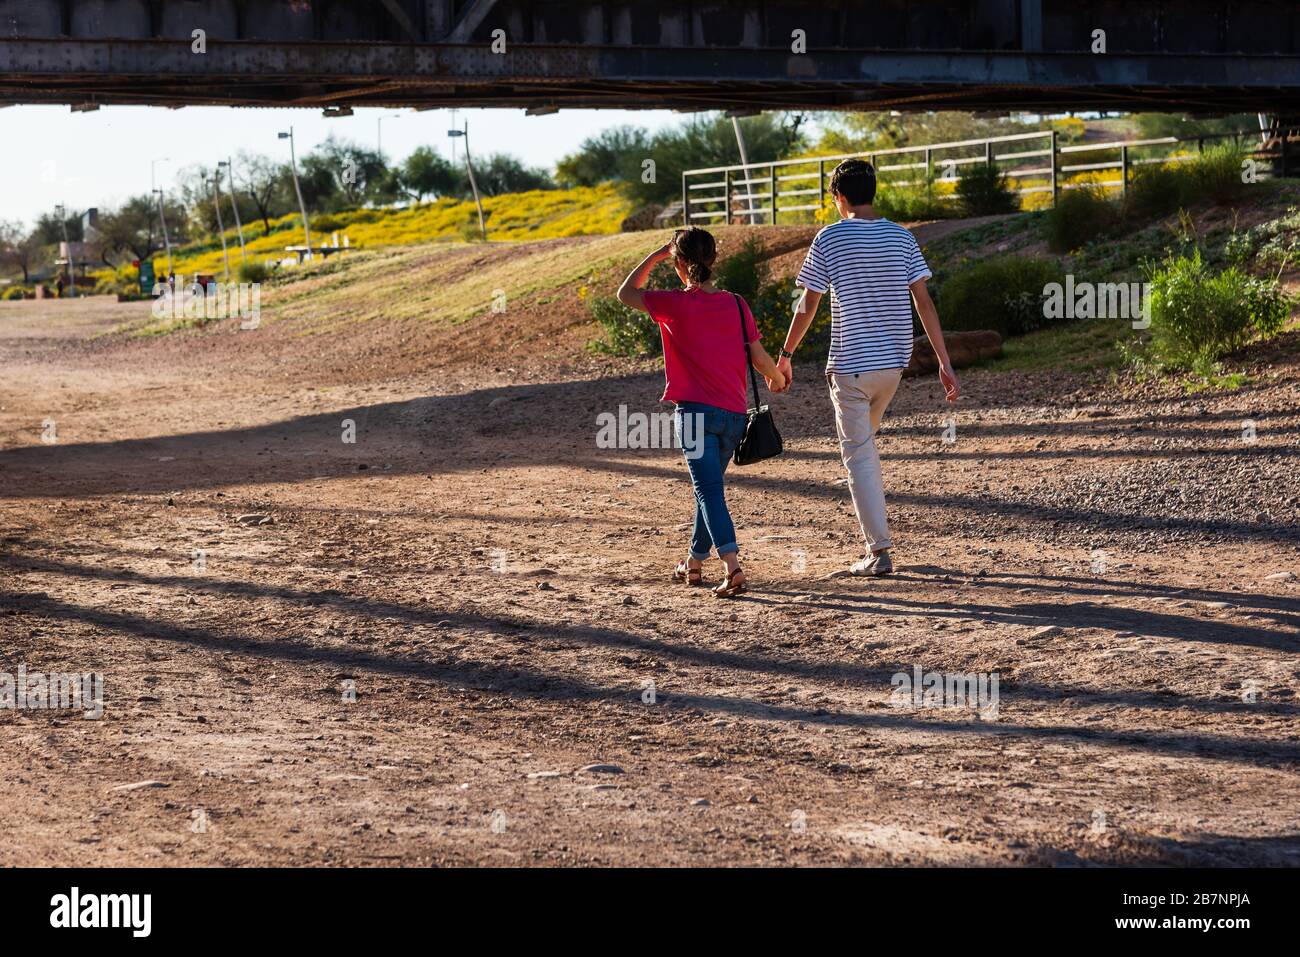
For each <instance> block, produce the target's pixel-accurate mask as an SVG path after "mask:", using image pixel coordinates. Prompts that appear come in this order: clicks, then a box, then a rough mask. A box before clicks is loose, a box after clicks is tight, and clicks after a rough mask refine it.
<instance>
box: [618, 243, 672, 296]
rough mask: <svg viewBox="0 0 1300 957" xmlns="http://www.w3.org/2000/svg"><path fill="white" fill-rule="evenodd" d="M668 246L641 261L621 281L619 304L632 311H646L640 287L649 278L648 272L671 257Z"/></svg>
mask: <svg viewBox="0 0 1300 957" xmlns="http://www.w3.org/2000/svg"><path fill="white" fill-rule="evenodd" d="M669 245H670V244H665V245H663V246H660V247H659V248H658V249H656V250H655V251H654V252H652V253H651V254H650V255H649V256H646V258H645V259H643V260H641V264H640V265H639V266H637V267H636V268H635V269H633V270H632V271H631V272H630V273H628V274H627V278H626V279H624V280H623V285H621V286H619V287H618V301H619V302H621V303H623V305H625V306H631V307H632V308H633V309H640V310H641V311H642V312H646V311H648V310H646V307H645V295H644V293H643V292H642V291H641V287H642V286H644V285H645V281H646V279H647V278H649V276H650V270H651V269H654V268H655V266H656V265H658V264H659V263H661V262H663V261H664V260H665V259H667V258H669V257H670V256H671V255H672V253H671V252H670V251H669V249H668V247H669Z"/></svg>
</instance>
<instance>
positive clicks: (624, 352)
mask: <svg viewBox="0 0 1300 957" xmlns="http://www.w3.org/2000/svg"><path fill="white" fill-rule="evenodd" d="M645 287H646V288H647V289H680V288H681V287H682V283H681V280H680V279H679V278H678V276H677V270H676V269H674V268H673V264H672V261H671V260H664V261H663V262H661V263H658V264H656V265H655V267H654V268H653V269H651V270H650V275H649V277H648V278H647V279H646V284H645ZM587 308H588V309H590V310H591V318H592V319H594V320H595V321H596V324H597V325H599V326H600V328H601V331H602V333H604V335H603V337H602V338H599V339H595V340H593V341H592V342H590V343H588V348H590V349H591V350H592V351H594V352H603V353H606V354H608V355H615V356H632V357H640V356H649V355H653V354H655V353H657V352H658V351H659V349H660V346H661V345H662V339H661V338H660V335H659V324H658V323H657V322H655V321H654V320H653V319H651V318H650V316H649V314H648V313H644V312H642V311H641V310H640V309H633V308H632V307H631V306H625V305H623V303H621V302H620V301H619V299H618V297H617V296H595V297H593V298H592V299H591V300H590V301H589V302H588V304H587Z"/></svg>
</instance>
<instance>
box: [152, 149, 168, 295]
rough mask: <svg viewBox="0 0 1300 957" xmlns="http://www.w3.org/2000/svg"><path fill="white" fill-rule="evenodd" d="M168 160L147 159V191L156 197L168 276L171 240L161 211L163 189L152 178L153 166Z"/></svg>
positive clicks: (163, 158)
mask: <svg viewBox="0 0 1300 957" xmlns="http://www.w3.org/2000/svg"><path fill="white" fill-rule="evenodd" d="M168 162H171V159H170V157H166V156H164V157H162V158H160V159H155V160H150V161H149V192H151V193H153V195H155V196H157V197H158V221H159V222H161V223H162V231H163V245H164V246H165V247H166V248H167V275H168V277H170V276H171V274H172V241H171V238H170V237H169V236H168V235H167V214H166V213H165V212H163V191H162V190H160V189H159V188H158V186H157V183H156V182H155V179H154V167H155V166H157V164H159V163H168Z"/></svg>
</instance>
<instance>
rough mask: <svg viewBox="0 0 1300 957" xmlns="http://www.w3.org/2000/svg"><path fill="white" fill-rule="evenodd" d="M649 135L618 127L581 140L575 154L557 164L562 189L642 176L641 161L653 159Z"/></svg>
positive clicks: (557, 174) (638, 130) (630, 127)
mask: <svg viewBox="0 0 1300 957" xmlns="http://www.w3.org/2000/svg"><path fill="white" fill-rule="evenodd" d="M650 148H651V140H650V134H648V133H647V132H646V131H645V130H644V129H641V128H640V127H635V126H616V127H614V128H612V129H608V130H602V131H601V132H599V133H597V134H596V135H595V136H589V137H587V139H585V140H583V141H582V145H581V146H579V147H578V151H577V152H576V153H571V154H570V155H568V156H566V157H564V158H563V159H561V160H560V161H559V162H558V163H556V164H555V178H556V179H557V180H559V182H560V184H561V185H563V186H595V185H596V184H597V183H604V182H607V181H609V180H631V179H632V178H633V177H636V176H640V174H641V162H642V160H644V159H646V158H647V157H649V156H650Z"/></svg>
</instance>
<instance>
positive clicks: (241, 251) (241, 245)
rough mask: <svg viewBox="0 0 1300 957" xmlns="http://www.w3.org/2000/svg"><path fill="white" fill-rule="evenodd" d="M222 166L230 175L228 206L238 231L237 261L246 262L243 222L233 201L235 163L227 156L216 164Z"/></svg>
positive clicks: (236, 204)
mask: <svg viewBox="0 0 1300 957" xmlns="http://www.w3.org/2000/svg"><path fill="white" fill-rule="evenodd" d="M222 166H224V167H225V168H226V175H228V176H229V177H230V208H231V209H233V210H234V211H235V229H237V230H238V231H239V261H240V262H242V263H246V262H248V253H247V252H246V251H245V249H244V224H243V223H242V222H241V221H240V219H239V203H237V202H235V164H234V163H232V162H231V161H230V157H229V156H227V157H226V158H225V159H224V160H222V161H221V162H220V163H218V164H217V168H218V169H220V168H221V167H222ZM217 175H218V176H220V175H221V174H220V173H218V174H217Z"/></svg>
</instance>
